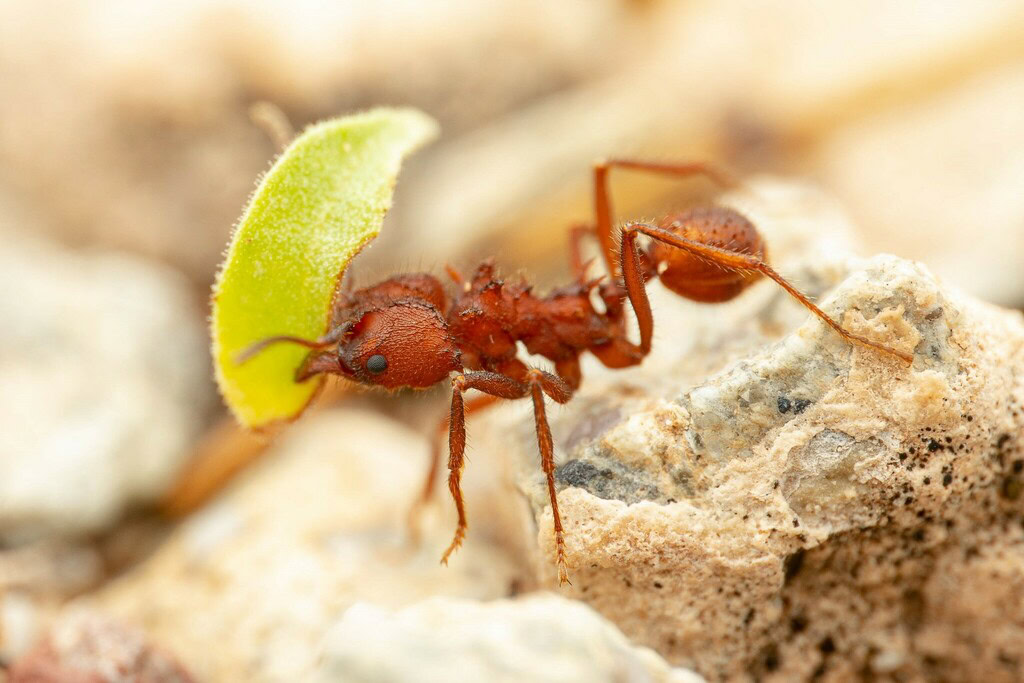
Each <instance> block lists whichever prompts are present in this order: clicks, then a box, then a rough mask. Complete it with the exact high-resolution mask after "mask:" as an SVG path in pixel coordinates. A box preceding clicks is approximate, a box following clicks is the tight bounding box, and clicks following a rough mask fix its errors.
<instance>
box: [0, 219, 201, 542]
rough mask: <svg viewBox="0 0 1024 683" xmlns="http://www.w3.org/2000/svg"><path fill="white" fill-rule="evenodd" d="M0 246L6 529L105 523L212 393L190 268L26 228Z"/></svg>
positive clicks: (164, 476) (163, 463)
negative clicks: (76, 246)
mask: <svg viewBox="0 0 1024 683" xmlns="http://www.w3.org/2000/svg"><path fill="white" fill-rule="evenodd" d="M3 241H4V248H3V250H0V290H2V291H3V292H5V295H4V296H3V297H0V320H3V323H4V331H3V334H2V335H0V386H3V388H4V390H3V395H2V396H0V538H4V539H7V540H18V539H25V538H29V537H35V536H38V535H41V534H43V533H49V532H62V533H64V532H84V531H93V530H97V529H100V528H102V527H104V526H105V525H107V524H109V523H110V522H111V521H113V520H114V519H115V518H116V517H117V516H118V515H119V514H120V513H121V512H122V511H123V510H124V508H125V507H126V506H128V505H130V504H132V503H136V502H139V501H146V500H151V499H153V498H154V497H155V496H157V495H159V494H160V493H161V492H162V491H163V490H164V488H165V487H166V486H167V485H168V484H169V483H170V480H171V478H172V477H173V476H174V474H175V472H176V471H177V469H178V467H179V466H180V464H181V463H182V461H183V459H184V458H185V456H186V455H187V454H188V449H189V445H190V444H191V442H192V441H193V439H194V438H195V436H196V434H197V432H198V430H199V429H200V427H201V422H202V419H203V415H204V411H205V409H206V408H207V406H209V405H210V402H209V401H210V400H211V398H212V395H211V390H210V382H209V377H208V373H209V369H208V365H209V361H208V354H207V351H206V340H205V337H206V335H205V331H204V329H203V325H202V314H201V311H200V310H198V308H197V306H196V303H195V302H193V301H191V300H190V291H189V288H188V286H187V284H186V283H185V282H184V280H183V278H181V277H180V276H178V275H176V274H175V273H173V272H171V271H170V270H168V269H166V268H163V267H159V266H156V265H153V264H148V263H144V262H142V261H140V260H138V259H136V258H133V257H128V256H124V255H120V254H114V253H109V252H91V251H85V252H72V251H67V250H64V249H60V248H57V247H55V246H52V245H49V244H46V243H44V242H41V241H35V240H29V239H27V238H23V237H18V236H16V235H13V234H7V233H5V234H4V235H3Z"/></svg>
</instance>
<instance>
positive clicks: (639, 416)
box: [471, 186, 1024, 680]
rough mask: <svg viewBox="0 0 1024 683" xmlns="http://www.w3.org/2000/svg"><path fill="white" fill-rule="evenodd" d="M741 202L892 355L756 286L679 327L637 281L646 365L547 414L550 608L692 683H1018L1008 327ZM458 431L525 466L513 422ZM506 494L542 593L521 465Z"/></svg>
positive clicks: (1021, 365) (543, 533)
mask: <svg viewBox="0 0 1024 683" xmlns="http://www.w3.org/2000/svg"><path fill="white" fill-rule="evenodd" d="M761 187H763V186H761ZM755 190H757V188H755ZM754 194H758V192H756V191H755V193H754ZM760 195H761V196H760V198H757V199H756V201H753V200H752V203H750V206H748V207H747V208H748V213H750V215H751V216H752V218H754V220H755V223H757V224H758V225H759V227H761V228H762V230H763V231H764V232H765V233H766V235H767V238H768V244H769V248H770V249H772V247H773V245H774V244H778V241H777V240H776V239H775V238H776V237H778V236H782V235H785V234H787V233H788V234H789V235H790V242H791V244H792V245H793V246H794V247H796V246H798V245H799V242H800V239H799V236H800V234H801V233H802V234H803V236H804V247H803V248H797V249H783V250H780V251H773V252H772V253H773V254H778V255H779V257H780V259H781V261H779V260H778V259H777V263H780V268H781V270H782V271H783V272H785V273H787V274H791V275H796V277H795V280H796V281H797V283H798V284H799V285H801V286H802V287H803V288H805V291H809V292H810V293H811V294H818V293H820V292H822V291H823V290H826V289H828V286H829V285H830V284H832V283H834V282H837V281H840V284H839V285H838V287H835V288H834V289H833V290H832V291H830V292H829V293H828V295H827V296H826V297H825V298H824V299H823V307H824V309H825V310H826V311H827V312H829V313H830V314H831V315H833V316H836V317H838V318H839V319H840V320H841V321H842V322H843V323H844V324H845V325H846V326H847V327H848V328H850V329H852V330H854V331H855V332H858V333H860V334H863V335H866V336H869V337H871V338H873V339H876V340H880V341H884V342H885V343H888V344H891V345H893V346H896V347H897V348H899V349H902V350H905V351H913V353H914V356H915V360H914V363H913V366H912V367H907V366H905V365H903V364H902V363H900V362H899V361H897V360H895V359H892V358H889V357H885V356H883V355H880V354H878V353H875V352H872V351H870V350H866V349H863V348H859V347H851V346H850V345H848V344H846V343H844V342H843V341H842V340H841V338H839V337H838V336H837V335H835V334H834V333H833V332H831V331H830V330H829V329H828V328H827V327H825V326H824V325H823V324H821V323H820V322H819V321H817V320H816V319H814V318H808V316H807V314H806V311H805V310H804V309H802V308H801V307H799V306H798V305H796V304H794V303H792V302H791V301H789V300H788V298H787V297H786V295H785V294H783V293H780V292H778V291H777V290H776V289H775V288H774V287H773V286H772V285H771V284H770V283H762V284H759V285H757V286H756V287H754V288H753V289H752V290H751V291H750V292H748V293H746V294H744V295H743V296H742V297H740V300H739V301H736V302H734V303H731V304H728V305H725V306H722V307H719V308H718V309H717V312H711V309H714V307H708V308H706V309H705V312H702V313H696V314H695V317H694V318H693V319H692V320H687V323H686V325H683V324H681V323H680V321H679V319H678V318H680V317H685V316H689V314H690V312H691V311H692V310H695V307H692V306H689V305H687V304H685V303H682V302H679V301H678V300H675V301H672V300H670V299H668V298H666V297H665V296H664V294H663V292H657V291H656V292H655V297H654V306H655V321H656V322H655V332H656V340H655V348H656V350H657V351H658V357H657V360H653V361H652V362H648V363H645V364H644V365H643V366H642V367H641V368H638V369H636V370H634V371H629V372H622V373H611V372H606V371H601V370H599V369H596V368H595V367H594V366H593V365H591V366H587V367H586V368H585V369H586V373H587V377H586V379H585V381H584V386H583V389H582V391H581V392H580V394H579V395H578V396H577V397H576V398H575V399H574V401H573V402H572V403H570V404H569V405H568V406H567V407H566V408H563V409H561V410H558V411H555V412H553V413H552V415H553V418H552V429H553V432H554V437H555V442H556V449H558V451H559V455H560V463H561V464H560V467H559V470H558V478H559V486H560V494H559V502H560V505H561V512H562V517H563V521H564V523H565V526H566V531H567V543H568V546H569V551H570V563H571V565H572V569H571V571H570V575H571V578H572V581H573V588H572V589H571V592H569V593H567V595H570V596H571V597H575V598H579V599H582V600H584V601H586V602H587V603H589V604H590V605H592V606H593V607H595V608H596V609H597V610H598V611H600V612H601V613H602V614H604V615H605V616H606V617H608V618H609V619H611V621H613V622H614V623H615V624H617V625H618V626H619V627H620V628H621V629H622V630H623V632H624V633H625V634H626V635H627V636H628V637H630V638H631V639H633V640H634V642H637V643H639V644H642V645H646V646H648V647H651V648H652V649H654V650H655V651H657V652H659V653H660V654H662V655H663V656H665V657H666V658H667V659H668V660H669V661H670V662H673V663H676V664H682V665H686V666H689V667H691V668H693V669H695V670H696V671H698V672H700V673H701V674H703V675H704V676H706V677H708V678H709V679H710V680H724V679H734V678H746V677H754V678H759V679H763V680H804V679H811V678H816V679H823V680H848V679H850V678H855V677H858V676H871V675H875V676H891V677H898V678H900V679H901V680H924V679H934V678H935V677H936V676H939V677H949V678H950V679H966V678H971V679H975V680H980V679H984V680H1019V679H1020V678H1021V677H1024V660H1022V658H1021V657H1020V654H1019V653H1020V652H1022V651H1024V628H1022V627H1021V626H1020V624H1022V623H1024V600H1022V596H1024V554H1022V552H1024V551H1022V548H1024V526H1022V513H1024V507H1022V505H1024V499H1022V497H1021V492H1022V482H1024V471H1022V470H1024V450H1022V442H1024V438H1022V435H1024V411H1022V403H1024V320H1022V317H1021V315H1020V314H1019V313H1016V312H1008V311H1004V310H1000V309H998V308H996V307H993V306H990V305H987V304H984V303H982V302H979V301H977V300H974V299H972V298H969V297H967V296H966V295H963V294H961V293H959V292H958V291H956V290H954V289H952V288H950V287H947V286H945V285H943V284H942V283H941V282H939V281H937V280H936V279H935V278H934V277H933V276H932V275H931V274H930V272H929V271H928V269H927V268H926V267H924V266H923V265H920V264H916V263H913V262H909V261H904V260H901V259H898V258H896V257H893V256H878V257H874V258H872V259H868V260H861V259H857V258H854V257H845V256H842V255H838V256H837V255H836V252H835V251H834V250H833V251H831V252H830V251H829V250H822V249H821V248H820V246H821V245H820V243H817V242H816V237H815V234H829V233H830V232H831V231H832V228H833V227H834V225H835V221H834V219H835V216H832V217H829V215H828V214H827V212H819V213H818V214H817V218H818V219H819V220H817V221H813V220H812V221H806V220H805V221H804V225H805V226H806V227H812V228H813V229H812V231H807V230H802V231H801V229H799V226H798V225H797V224H796V223H795V222H793V221H792V220H788V219H787V218H786V214H787V212H786V210H785V206H786V203H787V202H790V201H791V200H792V199H793V197H790V198H789V199H787V198H786V196H785V193H775V194H774V195H773V197H772V198H770V201H768V202H767V203H764V202H763V201H762V200H764V198H765V196H764V193H763V192H761V193H760ZM798 195H799V193H797V195H794V197H796V196H798ZM734 199H736V198H735V197H734ZM739 199H742V197H740V198H739ZM757 202H762V203H761V204H760V208H758V205H757ZM766 208H767V209H770V210H765V209H766ZM792 208H793V212H792V215H793V216H797V215H800V216H803V217H804V218H805V219H806V218H809V217H811V216H810V215H809V214H808V213H807V208H808V207H807V205H806V204H804V205H802V206H800V207H799V208H798V206H797V204H793V205H792ZM797 209H798V210H797ZM794 230H795V232H794ZM828 253H832V256H831V257H829V256H827V254H828ZM799 254H802V255H803V256H802V257H803V265H802V266H801V267H796V266H794V265H793V263H794V262H793V261H792V257H794V256H797V255H799ZM673 309H675V310H673ZM680 311H681V312H680ZM711 315H714V316H716V317H717V326H716V325H711V324H705V318H704V317H703V316H711ZM800 321H804V322H803V324H802V325H799V327H798V328H797V329H796V330H795V331H794V332H793V333H792V334H789V335H788V336H783V335H784V334H785V332H786V331H787V330H789V329H792V328H793V327H795V326H796V324H798V323H799V322H800ZM766 342H774V343H770V344H767V345H766ZM510 434H512V435H514V438H510V437H509V435H510ZM475 435H476V437H477V446H478V448H479V449H487V448H493V447H497V446H496V444H499V443H500V444H502V445H503V446H502V447H503V450H505V451H508V450H509V444H513V450H515V449H514V444H516V443H518V444H519V448H518V450H519V455H516V454H515V453H511V454H510V457H513V458H518V459H520V460H521V461H522V462H524V463H531V466H532V465H533V463H535V462H536V457H537V456H536V453H535V448H536V445H535V440H534V436H533V434H532V431H531V425H530V424H529V421H528V420H527V419H523V418H521V417H519V418H515V419H513V418H510V417H508V416H500V415H497V416H493V417H490V418H489V419H488V418H485V419H483V420H481V424H479V425H477V427H476V430H475ZM481 444H482V445H481ZM524 487H525V491H526V493H527V495H528V497H529V499H530V500H531V501H532V503H533V510H534V514H535V517H536V520H535V522H531V523H529V524H528V525H527V526H526V528H527V532H528V533H532V534H535V535H536V536H535V537H536V538H537V539H538V545H539V548H540V549H541V551H542V553H543V554H544V557H543V558H541V562H540V564H539V567H540V568H541V572H542V574H544V575H545V576H546V577H547V580H548V581H552V582H553V578H554V573H553V550H552V549H553V539H552V533H551V530H550V529H551V514H550V508H549V505H548V499H547V494H546V490H545V488H544V483H543V477H542V476H541V474H540V472H539V468H536V469H535V470H530V473H529V474H528V475H526V477H525V479H524ZM471 540H472V539H471Z"/></svg>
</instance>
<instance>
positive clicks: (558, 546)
mask: <svg viewBox="0 0 1024 683" xmlns="http://www.w3.org/2000/svg"><path fill="white" fill-rule="evenodd" d="M555 564H556V565H557V566H558V585H559V586H571V585H572V581H570V580H569V564H568V562H567V561H566V559H565V540H564V539H563V538H562V532H558V533H557V534H555Z"/></svg>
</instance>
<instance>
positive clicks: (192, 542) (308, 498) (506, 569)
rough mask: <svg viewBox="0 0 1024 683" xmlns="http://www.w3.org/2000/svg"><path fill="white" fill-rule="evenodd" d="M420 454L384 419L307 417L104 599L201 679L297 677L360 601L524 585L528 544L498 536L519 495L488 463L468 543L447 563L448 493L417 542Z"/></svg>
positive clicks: (471, 477) (471, 475) (470, 499)
mask: <svg viewBox="0 0 1024 683" xmlns="http://www.w3.org/2000/svg"><path fill="white" fill-rule="evenodd" d="M426 455H427V440H426V439H425V438H424V435H423V434H419V433H417V432H414V431H412V430H410V429H409V428H407V427H405V426H403V425H402V424H401V423H399V422H396V421H394V420H391V419H389V418H386V417H383V416H381V415H379V414H375V413H369V412H365V411H361V410H356V409H353V408H352V407H346V408H345V409H340V410H326V411H323V412H319V413H317V414H311V415H307V416H306V417H304V418H303V419H302V420H301V421H300V422H299V423H298V424H296V425H294V426H293V427H292V428H291V429H290V430H288V431H287V432H286V433H285V434H284V435H282V437H281V439H280V441H279V442H278V443H277V444H276V445H275V447H274V448H273V449H272V450H271V451H269V452H268V453H267V455H266V456H265V457H264V458H263V459H262V460H261V461H259V462H258V463H256V464H255V465H254V466H253V467H252V468H250V470H248V471H247V472H246V473H245V474H244V475H243V476H242V477H241V478H240V479H239V480H238V481H236V482H235V483H233V484H232V486H231V487H229V488H228V489H227V490H226V491H224V492H223V494H222V495H221V496H220V497H219V498H217V499H216V500H215V501H214V502H213V503H212V504H210V505H208V506H207V507H205V508H203V509H202V510H200V511H199V512H198V513H196V514H195V515H193V516H192V517H191V518H190V519H189V520H187V521H186V522H185V523H184V524H183V525H182V526H181V527H180V528H179V529H177V530H176V531H175V532H174V533H173V534H172V536H171V537H170V539H169V540H168V541H167V542H166V543H165V544H164V546H163V547H161V548H160V550H159V551H157V552H156V553H155V555H154V556H153V557H152V558H150V559H149V560H148V561H146V562H145V563H144V564H143V565H142V566H140V567H139V568H137V569H136V570H135V571H133V572H131V573H130V574H129V575H127V576H126V577H124V578H123V579H122V580H120V581H119V582H117V583H115V584H114V585H112V586H110V587H109V588H107V589H106V590H104V591H103V592H102V593H101V594H100V595H99V596H98V598H97V601H98V603H99V604H100V606H101V607H103V608H104V609H106V610H108V611H110V612H112V613H114V614H116V615H118V616H120V617H122V618H124V619H126V620H127V621H130V622H133V623H138V624H141V625H142V626H143V627H145V628H146V630H147V631H148V632H149V633H151V634H152V635H153V637H154V639H155V641H156V642H158V643H160V644H162V645H165V646H167V647H170V648H171V649H172V650H173V651H174V652H177V653H179V654H180V656H181V658H182V661H183V663H184V664H185V665H186V666H187V667H188V668H189V669H190V670H191V671H193V672H195V674H196V675H197V676H198V677H199V678H200V679H201V680H204V681H238V680H246V681H302V680H308V678H309V676H310V675H311V674H312V672H313V670H314V669H315V668H316V666H317V658H318V654H319V645H320V642H321V640H322V639H323V637H324V634H325V633H326V632H327V630H328V629H329V628H330V626H331V625H332V624H333V623H334V622H335V621H336V620H337V619H338V617H339V615H341V614H342V613H343V612H344V611H345V610H346V609H348V608H349V607H350V606H351V605H352V604H353V603H355V602H357V601H370V602H372V603H375V604H378V605H381V606H384V607H399V606H403V605H407V604H409V603H411V602H415V601H417V600H422V599H424V598H426V597H429V596H431V595H438V594H440V595H453V596H460V597H465V598H477V599H493V598H499V597H503V596H506V595H508V594H509V593H510V592H513V591H516V590H520V589H522V588H526V587H528V586H527V582H526V581H524V579H526V578H527V577H529V574H530V572H529V569H528V567H526V566H525V565H524V564H523V563H522V562H521V560H520V559H519V557H520V556H521V555H523V553H522V552H521V551H518V550H517V549H516V548H515V546H514V544H513V543H511V542H510V538H509V534H508V533H506V532H505V531H504V530H505V529H506V528H510V527H512V526H513V525H512V524H510V523H509V522H506V521H502V520H503V518H508V519H516V515H517V514H523V513H522V512H521V511H519V510H518V509H517V510H516V514H511V513H507V512H505V513H503V512H502V507H503V506H515V505H517V504H518V505H521V501H519V500H517V497H516V496H515V495H514V492H513V491H511V490H502V491H495V489H494V484H486V482H484V483H482V482H481V481H480V479H479V478H480V475H483V474H484V473H485V472H486V471H487V468H486V467H481V466H479V465H477V466H474V467H472V468H469V469H467V477H466V478H467V489H466V494H467V497H466V500H467V506H468V508H469V512H470V515H471V516H470V538H469V539H468V540H467V542H466V543H465V545H464V547H463V548H462V549H461V550H460V551H459V552H458V553H457V554H456V555H455V556H454V557H453V558H452V559H451V562H450V565H449V566H447V567H445V566H442V565H441V564H440V563H439V559H440V556H441V552H442V551H443V550H444V548H445V547H446V546H447V544H448V542H449V541H450V540H451V537H452V533H453V531H454V529H455V525H454V519H453V516H452V515H451V514H450V513H451V507H452V506H451V503H450V501H448V500H444V504H443V508H442V509H443V510H444V512H445V513H446V514H445V515H444V517H443V518H438V516H436V515H435V516H433V517H428V518H426V519H424V522H428V524H426V525H425V526H426V528H425V530H424V534H423V540H422V543H421V544H420V545H419V546H418V547H417V546H415V545H413V544H411V543H410V541H409V538H408V537H407V535H406V525H405V519H406V517H405V515H406V511H407V510H408V508H409V506H410V504H411V503H412V501H413V500H414V498H415V495H416V494H417V493H418V492H419V490H420V486H421V484H422V478H421V477H422V476H423V473H424V472H425V469H426V464H427V463H426ZM481 459H483V458H481ZM498 485H501V486H507V485H505V484H501V483H500V482H499V484H498ZM438 488H439V494H440V493H442V492H443V493H446V491H444V487H443V486H439V487H438ZM211 643H215V644H216V647H211V646H210V644H211Z"/></svg>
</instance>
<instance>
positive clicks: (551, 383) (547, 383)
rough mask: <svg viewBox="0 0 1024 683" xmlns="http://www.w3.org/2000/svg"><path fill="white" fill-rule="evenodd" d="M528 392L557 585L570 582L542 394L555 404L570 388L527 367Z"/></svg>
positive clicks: (570, 391)
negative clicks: (544, 482) (552, 531)
mask: <svg viewBox="0 0 1024 683" xmlns="http://www.w3.org/2000/svg"><path fill="white" fill-rule="evenodd" d="M529 383H530V394H531V395H532V397H533V417H534V422H535V423H536V427H537V446H538V448H540V462H541V467H542V468H543V470H544V475H545V477H547V481H548V497H549V498H550V499H551V517H552V519H553V521H554V526H555V562H556V564H557V566H558V585H560V586H563V585H565V584H570V585H571V583H570V581H569V571H568V569H567V567H566V559H565V535H564V533H563V531H562V517H561V515H559V514H558V496H557V495H556V493H555V449H554V443H553V440H552V438H551V427H550V426H549V425H548V418H547V414H546V413H545V410H544V394H547V395H548V396H550V397H551V399H552V400H554V401H555V402H557V403H565V402H567V401H568V400H569V399H570V398H572V389H570V388H569V386H568V385H567V384H566V383H565V382H563V381H562V380H561V379H559V378H558V377H555V376H554V375H551V374H549V373H546V372H544V371H542V370H536V369H534V370H530V374H529Z"/></svg>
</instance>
